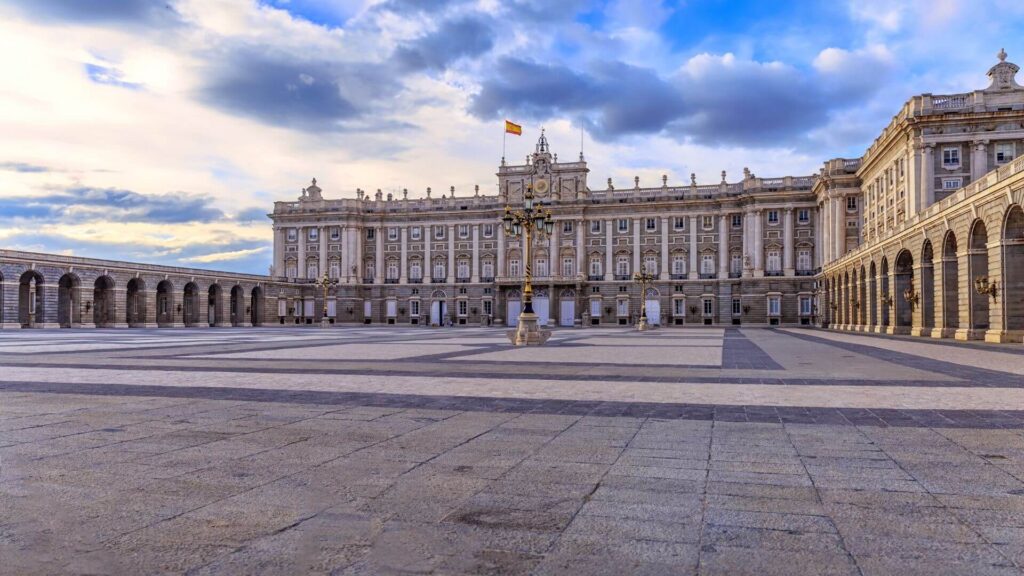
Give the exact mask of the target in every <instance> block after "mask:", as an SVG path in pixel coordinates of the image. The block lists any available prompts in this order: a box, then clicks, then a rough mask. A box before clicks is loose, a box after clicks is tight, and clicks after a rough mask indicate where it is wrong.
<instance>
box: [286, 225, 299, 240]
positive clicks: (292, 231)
mask: <svg viewBox="0 0 1024 576" xmlns="http://www.w3.org/2000/svg"><path fill="white" fill-rule="evenodd" d="M298 237H299V233H298V231H297V230H296V229H295V228H289V229H288V241H289V242H295V239H296V238H298Z"/></svg>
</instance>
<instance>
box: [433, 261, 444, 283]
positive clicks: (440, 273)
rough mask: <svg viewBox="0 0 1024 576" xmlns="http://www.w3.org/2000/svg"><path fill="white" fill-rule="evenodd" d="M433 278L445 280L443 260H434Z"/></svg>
mask: <svg viewBox="0 0 1024 576" xmlns="http://www.w3.org/2000/svg"><path fill="white" fill-rule="evenodd" d="M434 278H437V279H443V278H445V273H444V260H441V259H437V260H434Z"/></svg>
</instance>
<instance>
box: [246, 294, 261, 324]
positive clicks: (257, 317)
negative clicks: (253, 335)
mask: <svg viewBox="0 0 1024 576" xmlns="http://www.w3.org/2000/svg"><path fill="white" fill-rule="evenodd" d="M263 298H264V296H263V287H262V286H253V289H252V290H251V291H250V292H249V323H250V324H252V325H253V326H262V325H263V306H264V300H263Z"/></svg>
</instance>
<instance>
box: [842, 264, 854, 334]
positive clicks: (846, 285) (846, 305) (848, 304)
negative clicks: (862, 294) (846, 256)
mask: <svg viewBox="0 0 1024 576" xmlns="http://www.w3.org/2000/svg"><path fill="white" fill-rule="evenodd" d="M841 290H842V295H843V299H842V303H841V304H840V306H841V308H840V320H841V323H842V324H846V325H850V324H853V322H851V321H850V316H851V314H850V310H852V309H853V303H852V298H851V297H850V272H849V270H846V271H843V279H842V287H841Z"/></svg>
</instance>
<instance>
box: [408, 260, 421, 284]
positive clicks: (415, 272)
mask: <svg viewBox="0 0 1024 576" xmlns="http://www.w3.org/2000/svg"><path fill="white" fill-rule="evenodd" d="M409 278H411V279H413V280H422V279H423V265H422V264H420V261H419V260H413V261H412V262H410V263H409Z"/></svg>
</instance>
